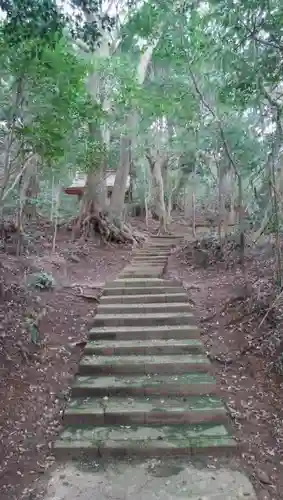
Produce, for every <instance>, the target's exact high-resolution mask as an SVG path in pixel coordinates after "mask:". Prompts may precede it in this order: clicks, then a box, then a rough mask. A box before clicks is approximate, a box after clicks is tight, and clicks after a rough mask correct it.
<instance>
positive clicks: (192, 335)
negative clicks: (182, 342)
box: [88, 325, 200, 340]
mask: <svg viewBox="0 0 283 500" xmlns="http://www.w3.org/2000/svg"><path fill="white" fill-rule="evenodd" d="M199 336H200V333H199V329H198V328H197V326H195V325H171V326H168V325H161V326H116V327H115V326H108V327H95V328H92V329H91V330H90V331H89V334H88V337H89V339H92V340H130V339H131V340H133V339H140V340H145V339H160V340H161V339H198V338H199Z"/></svg>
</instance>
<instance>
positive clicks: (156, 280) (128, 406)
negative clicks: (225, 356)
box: [54, 237, 235, 458]
mask: <svg viewBox="0 0 283 500" xmlns="http://www.w3.org/2000/svg"><path fill="white" fill-rule="evenodd" d="M177 241H178V239H177V238H174V237H152V238H151V240H150V242H149V243H148V245H147V246H146V247H144V248H142V249H138V250H135V252H134V255H133V259H132V262H131V264H129V265H128V266H127V267H126V268H125V269H124V270H123V271H122V273H121V274H120V275H119V277H118V279H116V280H115V281H113V282H112V283H109V284H107V286H106V288H105V290H104V293H103V295H102V297H101V300H100V304H99V306H98V310H97V314H96V316H95V318H94V327H93V328H92V329H91V330H90V333H89V341H88V343H87V345H86V347H85V351H84V355H83V357H82V359H81V362H80V364H79V372H78V375H77V377H76V379H75V381H74V384H73V387H72V390H71V400H70V402H69V404H68V407H67V409H66V411H65V414H64V429H63V431H62V433H61V435H60V437H59V439H58V440H57V441H56V443H55V445H54V453H55V455H56V456H57V457H58V458H66V457H79V456H80V455H87V456H89V457H97V456H102V457H104V456H106V457H107V456H146V457H149V456H164V455H170V456H171V455H173V454H174V455H188V454H193V453H198V452H204V453H207V454H211V453H215V452H216V451H219V450H222V451H223V450H225V451H227V450H231V449H232V450H233V449H234V448H235V442H234V440H233V439H232V438H231V437H230V434H229V431H228V429H227V425H228V417H227V412H226V409H225V406H224V405H223V403H222V401H221V400H220V399H219V397H218V396H217V389H216V382H215V379H214V378H213V376H212V375H211V365H210V362H209V360H208V358H207V357H206V355H205V353H204V348H203V345H202V342H201V341H200V336H199V330H198V328H197V326H196V324H195V319H194V316H193V313H192V309H191V306H190V304H189V302H188V299H187V295H186V293H185V291H184V289H183V288H182V285H181V284H180V283H179V282H178V281H171V280H166V279H162V275H163V273H164V269H165V267H166V264H167V259H168V255H169V253H170V249H171V247H172V245H174V244H176V242H177Z"/></svg>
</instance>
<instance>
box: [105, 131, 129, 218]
mask: <svg viewBox="0 0 283 500" xmlns="http://www.w3.org/2000/svg"><path fill="white" fill-rule="evenodd" d="M130 166H131V140H130V138H129V137H126V136H122V137H121V139H120V164H119V168H118V170H117V172H116V177H115V183H114V187H113V192H112V197H111V202H110V210H109V211H110V214H111V217H112V218H113V219H118V220H119V219H120V220H121V218H122V214H123V210H124V203H125V195H126V191H127V181H128V176H129V173H130Z"/></svg>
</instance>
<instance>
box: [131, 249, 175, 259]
mask: <svg viewBox="0 0 283 500" xmlns="http://www.w3.org/2000/svg"><path fill="white" fill-rule="evenodd" d="M169 255H170V250H156V251H154V250H135V251H134V252H133V253H132V257H133V258H136V257H153V258H156V259H158V258H168V256H169Z"/></svg>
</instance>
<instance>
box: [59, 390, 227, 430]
mask: <svg viewBox="0 0 283 500" xmlns="http://www.w3.org/2000/svg"><path fill="white" fill-rule="evenodd" d="M226 415H227V411H226V409H225V407H224V405H223V403H222V402H221V400H220V399H219V398H217V397H216V396H191V397H188V398H179V399H176V398H163V399H162V398H154V397H151V398H145V397H138V398H118V397H112V398H109V399H106V398H100V399H98V398H85V399H72V400H71V401H70V402H69V405H68V407H67V409H66V411H65V414H64V423H65V425H108V424H109V425H114V424H121V425H126V424H133V423H136V424H162V425H163V424H196V423H207V422H210V423H211V422H213V423H223V422H224V421H225V420H226Z"/></svg>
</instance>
